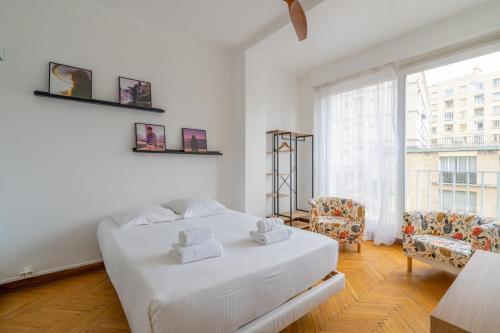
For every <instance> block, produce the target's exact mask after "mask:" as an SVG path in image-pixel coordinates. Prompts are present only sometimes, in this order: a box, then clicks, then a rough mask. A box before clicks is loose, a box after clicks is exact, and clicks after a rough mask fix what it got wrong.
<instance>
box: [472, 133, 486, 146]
mask: <svg viewBox="0 0 500 333" xmlns="http://www.w3.org/2000/svg"><path fill="white" fill-rule="evenodd" d="M483 143H484V135H474V144H475V145H482V144H483Z"/></svg>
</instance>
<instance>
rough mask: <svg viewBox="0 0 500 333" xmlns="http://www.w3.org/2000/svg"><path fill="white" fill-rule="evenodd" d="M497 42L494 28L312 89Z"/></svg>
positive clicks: (497, 31)
mask: <svg viewBox="0 0 500 333" xmlns="http://www.w3.org/2000/svg"><path fill="white" fill-rule="evenodd" d="M498 42H500V30H495V31H492V32H489V33H486V34H483V35H480V36H479V37H476V38H472V39H468V40H465V41H463V42H459V43H454V44H451V45H448V46H445V47H441V48H438V49H435V50H432V51H429V52H425V53H422V54H420V55H418V56H414V57H409V58H406V59H403V60H400V61H397V62H391V63H387V64H385V65H381V66H377V67H373V68H371V69H368V70H364V71H361V72H358V73H355V74H351V75H348V76H344V77H341V78H338V79H335V80H333V81H329V82H325V83H322V84H320V85H317V86H315V87H314V88H313V89H314V90H315V91H316V90H318V89H321V88H323V87H326V86H330V85H333V84H337V83H339V82H343V81H347V80H351V79H355V78H358V77H360V76H363V75H366V74H370V73H373V72H377V71H379V70H381V69H383V68H385V67H387V66H394V67H395V68H396V69H397V70H404V69H408V68H410V67H413V66H417V65H422V64H424V63H427V62H430V61H435V60H439V59H442V58H445V57H449V56H453V55H456V54H460V53H463V52H465V51H470V50H473V49H477V48H481V47H485V46H488V45H492V44H495V43H498Z"/></svg>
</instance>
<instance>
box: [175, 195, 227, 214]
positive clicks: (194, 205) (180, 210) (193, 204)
mask: <svg viewBox="0 0 500 333" xmlns="http://www.w3.org/2000/svg"><path fill="white" fill-rule="evenodd" d="M166 206H167V207H168V208H170V209H172V210H173V211H174V212H175V213H176V214H179V215H181V216H182V217H183V218H185V219H191V218H195V217H202V216H210V215H218V214H223V213H225V212H226V207H224V205H222V204H221V203H220V202H217V201H215V200H212V199H194V198H190V199H178V200H173V201H170V202H169V203H167V204H166Z"/></svg>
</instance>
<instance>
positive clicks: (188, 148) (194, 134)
mask: <svg viewBox="0 0 500 333" xmlns="http://www.w3.org/2000/svg"><path fill="white" fill-rule="evenodd" d="M182 145H183V149H184V151H185V152H189V153H195V152H201V153H206V152H207V131H205V130H202V129H193V128H183V129H182Z"/></svg>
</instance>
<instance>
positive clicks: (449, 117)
mask: <svg viewBox="0 0 500 333" xmlns="http://www.w3.org/2000/svg"><path fill="white" fill-rule="evenodd" d="M444 120H447V121H451V120H453V112H446V113H445V114H444Z"/></svg>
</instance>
